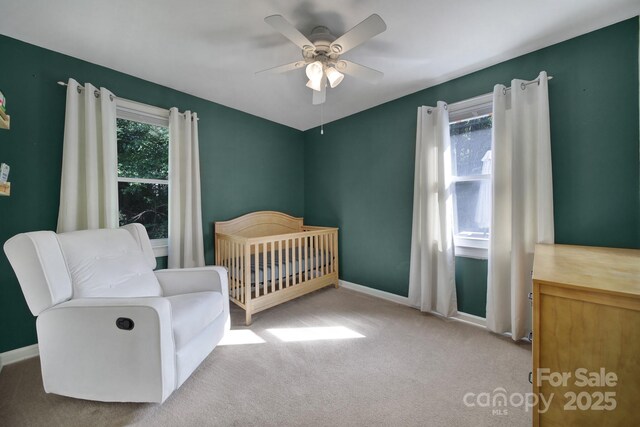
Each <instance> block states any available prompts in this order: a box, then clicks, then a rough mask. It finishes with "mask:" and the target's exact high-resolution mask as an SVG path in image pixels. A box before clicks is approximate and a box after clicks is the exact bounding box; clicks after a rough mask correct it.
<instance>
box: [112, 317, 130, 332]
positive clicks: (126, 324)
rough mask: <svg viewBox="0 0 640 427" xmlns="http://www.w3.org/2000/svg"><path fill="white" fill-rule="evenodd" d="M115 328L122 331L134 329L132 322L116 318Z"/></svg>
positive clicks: (124, 318)
mask: <svg viewBox="0 0 640 427" xmlns="http://www.w3.org/2000/svg"><path fill="white" fill-rule="evenodd" d="M116 326H117V327H118V329H124V330H125V331H130V330H132V329H133V327H134V323H133V320H131V319H129V318H126V317H118V319H117V320H116Z"/></svg>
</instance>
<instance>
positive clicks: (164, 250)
mask: <svg viewBox="0 0 640 427" xmlns="http://www.w3.org/2000/svg"><path fill="white" fill-rule="evenodd" d="M151 248H152V249H153V255H154V256H155V257H156V258H158V257H163V256H168V255H169V243H168V241H167V239H153V240H151Z"/></svg>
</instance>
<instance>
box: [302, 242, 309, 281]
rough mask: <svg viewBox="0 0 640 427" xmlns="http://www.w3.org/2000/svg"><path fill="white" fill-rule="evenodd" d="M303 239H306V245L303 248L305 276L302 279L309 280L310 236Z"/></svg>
mask: <svg viewBox="0 0 640 427" xmlns="http://www.w3.org/2000/svg"><path fill="white" fill-rule="evenodd" d="M302 240H304V243H303V244H304V247H303V248H302V251H303V252H304V278H303V279H302V281H303V282H306V281H307V280H308V275H307V274H308V273H307V270H309V238H308V237H307V236H305V237H303V238H302Z"/></svg>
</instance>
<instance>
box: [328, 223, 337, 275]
mask: <svg viewBox="0 0 640 427" xmlns="http://www.w3.org/2000/svg"><path fill="white" fill-rule="evenodd" d="M329 239H330V240H331V253H330V254H329V263H330V266H331V269H330V270H329V273H333V272H334V269H335V262H334V261H333V257H334V255H335V253H336V251H335V249H334V247H333V245H334V241H333V232H332V233H331V234H330V235H329Z"/></svg>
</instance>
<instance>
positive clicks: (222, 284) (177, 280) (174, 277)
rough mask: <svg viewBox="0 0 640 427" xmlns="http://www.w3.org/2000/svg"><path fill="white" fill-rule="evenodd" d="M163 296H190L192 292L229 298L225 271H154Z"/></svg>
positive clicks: (220, 268)
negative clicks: (208, 292)
mask: <svg viewBox="0 0 640 427" xmlns="http://www.w3.org/2000/svg"><path fill="white" fill-rule="evenodd" d="M154 273H155V274H156V277H157V278H158V282H160V287H161V288H162V292H163V295H164V296H166V297H168V296H172V295H180V294H190V293H193V292H206V291H216V292H221V293H222V294H223V295H224V297H225V299H228V298H229V284H228V279H227V269H226V268H224V267H217V266H210V267H196V268H174V269H169V270H158V271H154Z"/></svg>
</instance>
